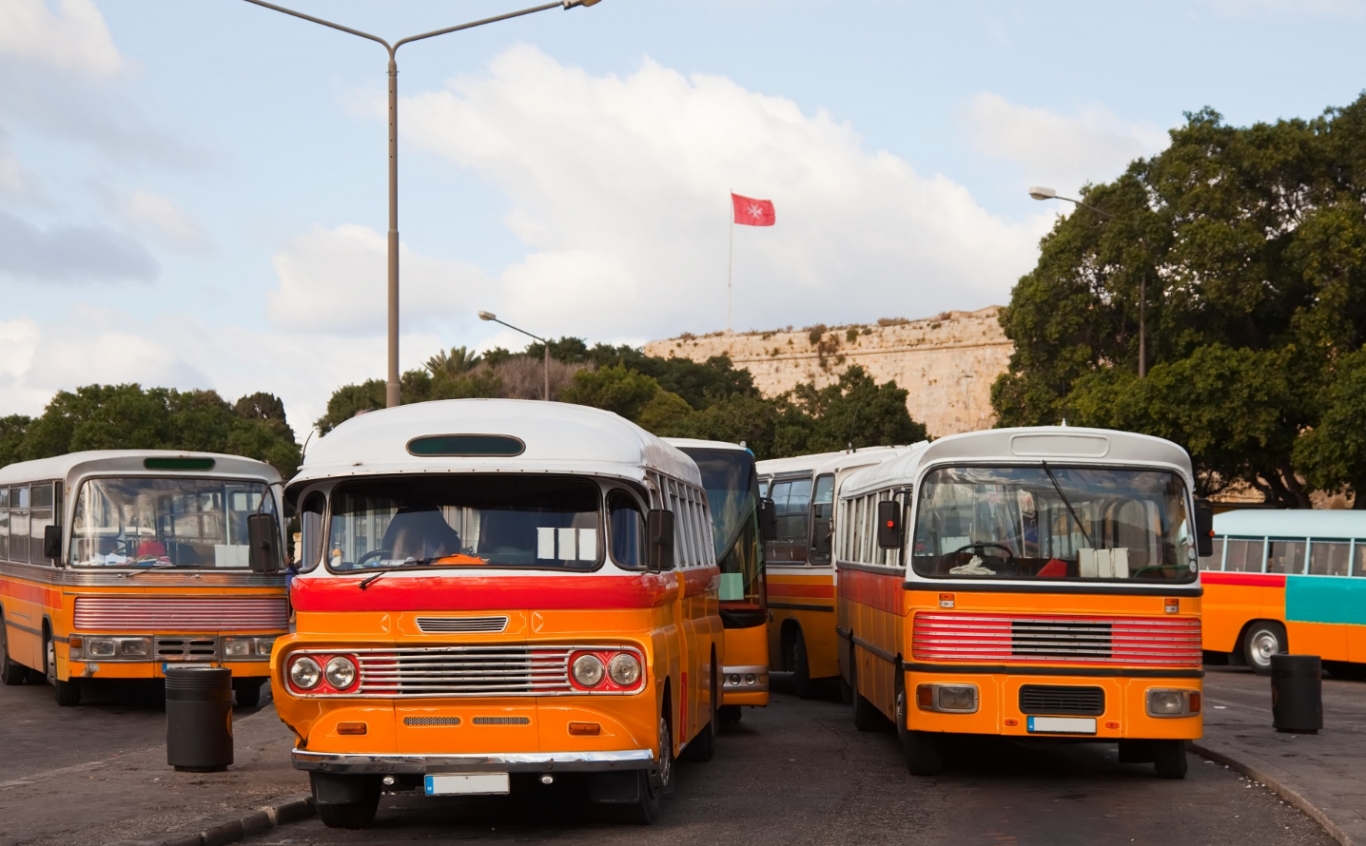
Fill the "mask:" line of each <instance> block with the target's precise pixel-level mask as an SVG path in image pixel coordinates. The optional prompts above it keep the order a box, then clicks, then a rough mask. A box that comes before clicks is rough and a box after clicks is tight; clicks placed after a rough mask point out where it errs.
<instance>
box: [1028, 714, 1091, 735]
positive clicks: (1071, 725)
mask: <svg viewBox="0 0 1366 846" xmlns="http://www.w3.org/2000/svg"><path fill="white" fill-rule="evenodd" d="M1029 731H1030V733H1033V732H1044V733H1046V734H1095V733H1096V720H1095V718H1094V717H1030V718H1029Z"/></svg>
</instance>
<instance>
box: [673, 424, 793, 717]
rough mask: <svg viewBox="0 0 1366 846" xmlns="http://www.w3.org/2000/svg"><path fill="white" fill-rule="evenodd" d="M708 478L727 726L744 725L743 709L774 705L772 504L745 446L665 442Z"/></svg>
mask: <svg viewBox="0 0 1366 846" xmlns="http://www.w3.org/2000/svg"><path fill="white" fill-rule="evenodd" d="M665 440H666V441H667V442H668V443H670V444H672V445H673V446H675V447H678V449H680V450H682V452H683V453H684V454H685V455H687V456H688V457H689V458H691V459H692V460H693V461H694V462H695V463H696V464H697V469H698V471H699V472H700V473H701V474H702V486H703V487H704V488H706V491H707V502H708V504H709V505H710V506H711V521H712V522H711V530H712V537H713V538H714V539H715V541H716V563H717V566H719V567H720V568H721V622H722V624H723V625H724V626H725V628H726V666H724V667H722V668H721V677H722V693H721V703H722V704H721V721H722V722H723V723H733V722H738V721H739V720H740V717H741V714H742V713H743V712H742V711H741V710H740V709H741V706H745V705H748V706H759V707H762V706H765V705H768V606H767V604H766V601H767V600H766V597H765V593H764V526H765V525H768V526H771V525H772V523H773V521H772V519H770V518H768V517H767V516H765V514H764V512H765V509H766V508H767V507H768V501H767V500H761V499H760V498H759V479H758V476H757V474H756V472H755V462H754V453H752V452H750V451H749V450H748V449H746V448H745V447H743V446H741V445H740V444H731V443H726V442H724V441H702V440H694V439H691V438H665Z"/></svg>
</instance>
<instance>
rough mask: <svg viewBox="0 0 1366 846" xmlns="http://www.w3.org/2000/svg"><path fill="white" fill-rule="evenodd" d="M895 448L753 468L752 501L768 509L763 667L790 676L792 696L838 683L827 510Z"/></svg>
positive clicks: (825, 455)
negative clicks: (760, 500)
mask: <svg viewBox="0 0 1366 846" xmlns="http://www.w3.org/2000/svg"><path fill="white" fill-rule="evenodd" d="M896 449H897V448H896V447H870V448H867V449H860V450H853V451H846V452H826V453H819V454H816V455H800V456H797V457H795V458H772V459H769V460H767V461H760V462H759V464H758V472H759V489H760V492H759V495H760V496H761V497H764V498H765V499H766V500H769V501H771V502H772V503H773V506H772V507H773V512H774V521H773V522H774V523H775V531H774V537H773V538H772V539H770V540H768V541H767V542H766V543H765V544H764V579H765V581H766V585H765V590H766V593H767V598H768V608H769V620H770V621H769V626H768V655H769V665H770V666H773V667H777V668H780V669H781V670H783V671H784V672H788V673H792V677H793V683H794V686H795V688H796V691H797V695H798V696H800V697H802V698H803V699H807V698H810V697H811V696H814V695H815V694H816V692H817V690H818V689H819V686H820V683H821V681H822V680H825V679H836V678H838V677H839V662H838V661H837V660H836V639H835V564H834V559H833V558H832V557H831V555H830V542H831V538H832V537H833V533H834V507H835V500H836V497H837V495H838V492H839V489H840V485H841V484H843V482H844V480H845V479H846V478H848V477H849V475H850V474H851V473H853V472H854V471H856V470H859V469H860V468H863V467H867V466H868V465H870V464H876V463H878V462H879V461H884V460H886V459H887V458H888V457H889V456H891V455H893V454H895V451H896Z"/></svg>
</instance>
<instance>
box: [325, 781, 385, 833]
mask: <svg viewBox="0 0 1366 846" xmlns="http://www.w3.org/2000/svg"><path fill="white" fill-rule="evenodd" d="M349 778H358V779H364V780H365V795H364V797H362V798H361V799H360V800H358V801H355V802H330V803H328V804H326V805H324V804H323V803H321V802H319V801H318V798H317V797H318V789H317V787H316V786H315V787H314V788H313V806H314V807H315V808H316V809H317V811H318V819H319V820H322V824H323V825H325V826H327V827H328V828H352V829H356V828H369V827H370V824H371V823H373V822H374V821H375V812H376V811H378V810H379V795H380V785H379V778H378V777H375V776H349ZM310 781H312V780H311V779H310Z"/></svg>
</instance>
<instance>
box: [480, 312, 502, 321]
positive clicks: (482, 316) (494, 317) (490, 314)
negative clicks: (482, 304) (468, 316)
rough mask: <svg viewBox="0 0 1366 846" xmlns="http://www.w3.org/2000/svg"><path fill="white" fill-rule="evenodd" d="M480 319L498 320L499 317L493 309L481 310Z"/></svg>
mask: <svg viewBox="0 0 1366 846" xmlns="http://www.w3.org/2000/svg"><path fill="white" fill-rule="evenodd" d="M479 319H480V320H497V319H498V315H496V314H494V313H493V312H491V311H481V312H479Z"/></svg>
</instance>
